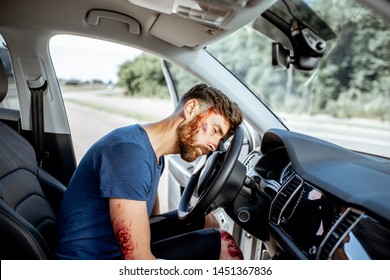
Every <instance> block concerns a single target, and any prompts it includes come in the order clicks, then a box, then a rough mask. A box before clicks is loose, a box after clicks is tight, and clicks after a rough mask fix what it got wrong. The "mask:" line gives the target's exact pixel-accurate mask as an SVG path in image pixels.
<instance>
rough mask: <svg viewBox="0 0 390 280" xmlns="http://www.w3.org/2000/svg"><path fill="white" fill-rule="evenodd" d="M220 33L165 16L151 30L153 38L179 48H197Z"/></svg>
mask: <svg viewBox="0 0 390 280" xmlns="http://www.w3.org/2000/svg"><path fill="white" fill-rule="evenodd" d="M219 32H221V29H219V28H216V27H210V26H205V25H202V24H199V23H196V22H193V21H188V20H186V19H182V18H179V17H172V16H168V15H165V14H160V15H159V16H158V18H157V19H156V21H155V22H154V24H153V26H152V27H151V29H150V33H151V34H152V35H153V36H155V37H157V38H159V39H161V40H164V41H166V42H169V43H171V44H173V45H175V46H178V47H183V46H187V47H195V46H197V45H199V44H202V43H204V42H206V41H208V40H211V39H213V37H214V36H215V35H216V34H217V33H219Z"/></svg>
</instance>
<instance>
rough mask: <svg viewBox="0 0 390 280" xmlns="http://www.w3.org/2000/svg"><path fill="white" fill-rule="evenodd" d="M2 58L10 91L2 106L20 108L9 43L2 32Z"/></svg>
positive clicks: (0, 48)
mask: <svg viewBox="0 0 390 280" xmlns="http://www.w3.org/2000/svg"><path fill="white" fill-rule="evenodd" d="M0 59H1V62H2V63H3V65H4V68H5V71H6V72H7V77H8V92H7V95H6V96H5V98H4V100H3V101H2V102H1V103H0V107H1V108H9V109H15V110H20V105H19V99H18V94H17V91H16V84H15V79H14V71H13V69H12V63H11V59H10V56H9V51H8V49H7V44H6V42H5V40H4V38H3V36H1V34H0Z"/></svg>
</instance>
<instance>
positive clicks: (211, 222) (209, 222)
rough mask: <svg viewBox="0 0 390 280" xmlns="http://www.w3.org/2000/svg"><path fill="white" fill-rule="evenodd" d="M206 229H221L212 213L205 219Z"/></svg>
mask: <svg viewBox="0 0 390 280" xmlns="http://www.w3.org/2000/svg"><path fill="white" fill-rule="evenodd" d="M204 228H220V225H219V222H218V220H217V218H216V217H215V216H214V214H213V213H212V212H211V213H209V214H207V215H206V216H205V217H204Z"/></svg>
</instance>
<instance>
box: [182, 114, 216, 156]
mask: <svg viewBox="0 0 390 280" xmlns="http://www.w3.org/2000/svg"><path fill="white" fill-rule="evenodd" d="M201 121H202V116H199V115H198V116H197V117H196V118H194V119H193V120H192V121H191V122H189V123H188V124H182V125H180V126H179V127H178V133H177V142H178V147H179V152H180V157H181V158H182V159H183V160H185V161H187V162H192V161H194V160H196V159H197V158H198V157H200V156H202V155H207V154H208V153H210V152H211V150H210V148H209V147H208V146H206V145H201V144H197V143H195V140H196V139H195V138H196V136H197V134H198V132H199V129H200V127H201Z"/></svg>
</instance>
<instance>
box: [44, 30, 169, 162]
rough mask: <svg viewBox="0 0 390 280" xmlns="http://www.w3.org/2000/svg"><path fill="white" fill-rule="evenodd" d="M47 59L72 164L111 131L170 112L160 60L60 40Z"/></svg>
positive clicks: (92, 42)
mask: <svg viewBox="0 0 390 280" xmlns="http://www.w3.org/2000/svg"><path fill="white" fill-rule="evenodd" d="M50 54H51V57H52V60H53V65H54V68H55V71H56V75H57V78H58V80H59V83H60V88H61V91H62V95H63V99H64V103H65V108H66V112H67V115H68V120H69V126H70V129H71V132H72V140H73V145H74V149H75V154H76V159H77V161H79V160H80V159H81V157H82V156H83V155H84V153H85V152H86V151H87V149H88V148H89V147H90V146H91V145H92V144H93V143H94V142H96V141H97V140H98V139H99V138H101V137H102V136H104V135H105V134H106V133H108V132H109V131H111V130H113V129H115V128H117V127H120V126H125V125H129V124H132V123H145V122H149V121H156V120H159V119H161V118H163V117H165V116H167V115H168V114H170V113H171V111H172V107H173V105H172V102H171V100H170V98H169V92H168V89H167V86H166V83H165V80H164V77H163V74H162V70H161V66H160V59H159V58H157V57H155V56H153V55H150V54H148V53H145V52H142V51H140V50H138V49H134V48H130V47H127V46H123V45H119V44H115V43H111V42H106V41H100V40H96V39H90V38H85V37H78V36H69V35H58V36H55V37H53V38H52V39H51V41H50Z"/></svg>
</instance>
